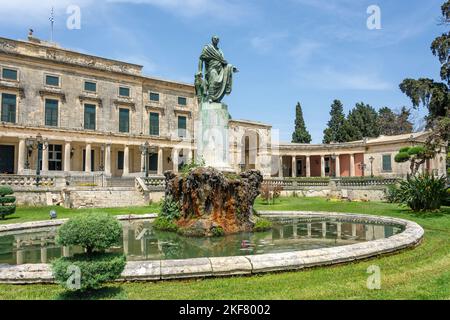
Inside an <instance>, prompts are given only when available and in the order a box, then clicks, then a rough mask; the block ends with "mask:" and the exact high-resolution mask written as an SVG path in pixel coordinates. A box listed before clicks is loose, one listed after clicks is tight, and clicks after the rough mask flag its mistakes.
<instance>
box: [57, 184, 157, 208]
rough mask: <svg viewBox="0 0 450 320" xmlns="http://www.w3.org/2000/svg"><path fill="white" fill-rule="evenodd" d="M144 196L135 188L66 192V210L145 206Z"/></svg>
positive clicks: (79, 189)
mask: <svg viewBox="0 0 450 320" xmlns="http://www.w3.org/2000/svg"><path fill="white" fill-rule="evenodd" d="M145 205H148V202H146V201H145V199H144V195H142V194H140V193H139V192H138V191H137V190H136V189H135V188H101V189H98V188H87V189H84V190H83V189H81V188H77V189H66V190H64V206H65V207H66V208H74V209H81V208H108V207H117V208H120V207H136V206H145Z"/></svg>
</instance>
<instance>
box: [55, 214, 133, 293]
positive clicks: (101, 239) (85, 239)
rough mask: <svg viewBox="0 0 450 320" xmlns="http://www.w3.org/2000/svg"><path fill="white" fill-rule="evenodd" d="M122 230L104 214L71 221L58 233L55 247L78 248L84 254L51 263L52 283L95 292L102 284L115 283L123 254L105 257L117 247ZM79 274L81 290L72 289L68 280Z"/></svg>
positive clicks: (83, 216)
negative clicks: (75, 270)
mask: <svg viewBox="0 0 450 320" xmlns="http://www.w3.org/2000/svg"><path fill="white" fill-rule="evenodd" d="M121 239H122V226H121V225H120V223H119V222H118V221H117V219H115V218H114V217H111V216H109V215H107V214H101V213H99V214H86V215H80V216H78V217H76V218H72V219H70V220H69V221H68V222H66V223H65V224H64V225H62V226H61V227H60V228H59V229H58V233H57V237H56V243H57V244H59V245H62V246H81V247H83V248H84V249H85V253H83V254H77V255H75V256H73V257H62V258H59V259H56V260H53V261H52V270H53V275H54V277H55V279H56V280H57V281H58V283H60V284H61V285H62V286H64V287H65V288H67V289H73V290H88V289H96V288H98V287H100V286H101V284H102V283H104V282H107V281H113V280H115V279H118V278H119V277H120V275H121V274H122V271H123V270H124V268H125V264H126V257H125V256H124V255H123V254H116V253H106V252H105V250H107V249H108V248H110V247H111V246H115V245H119V244H120V241H121ZM74 269H77V270H79V272H80V283H79V284H80V286H79V287H77V286H75V287H71V285H69V284H68V280H70V279H72V278H71V277H74V276H76V272H75V273H74Z"/></svg>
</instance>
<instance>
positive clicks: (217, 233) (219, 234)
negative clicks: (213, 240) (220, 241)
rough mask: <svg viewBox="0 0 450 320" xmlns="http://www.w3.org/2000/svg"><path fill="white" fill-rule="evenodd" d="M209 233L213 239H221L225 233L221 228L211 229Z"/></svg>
mask: <svg viewBox="0 0 450 320" xmlns="http://www.w3.org/2000/svg"><path fill="white" fill-rule="evenodd" d="M211 233H212V234H213V236H214V237H222V236H223V235H225V231H224V230H223V228H222V227H214V228H212V229H211Z"/></svg>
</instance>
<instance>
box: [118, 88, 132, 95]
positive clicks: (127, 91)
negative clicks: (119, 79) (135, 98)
mask: <svg viewBox="0 0 450 320" xmlns="http://www.w3.org/2000/svg"><path fill="white" fill-rule="evenodd" d="M119 96H121V97H129V96H130V88H127V87H119Z"/></svg>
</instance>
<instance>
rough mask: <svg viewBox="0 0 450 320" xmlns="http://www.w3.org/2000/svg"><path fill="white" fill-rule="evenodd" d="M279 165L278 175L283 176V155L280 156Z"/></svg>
mask: <svg viewBox="0 0 450 320" xmlns="http://www.w3.org/2000/svg"><path fill="white" fill-rule="evenodd" d="M278 167H279V169H278V177H279V178H283V156H280V159H279V164H278Z"/></svg>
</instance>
